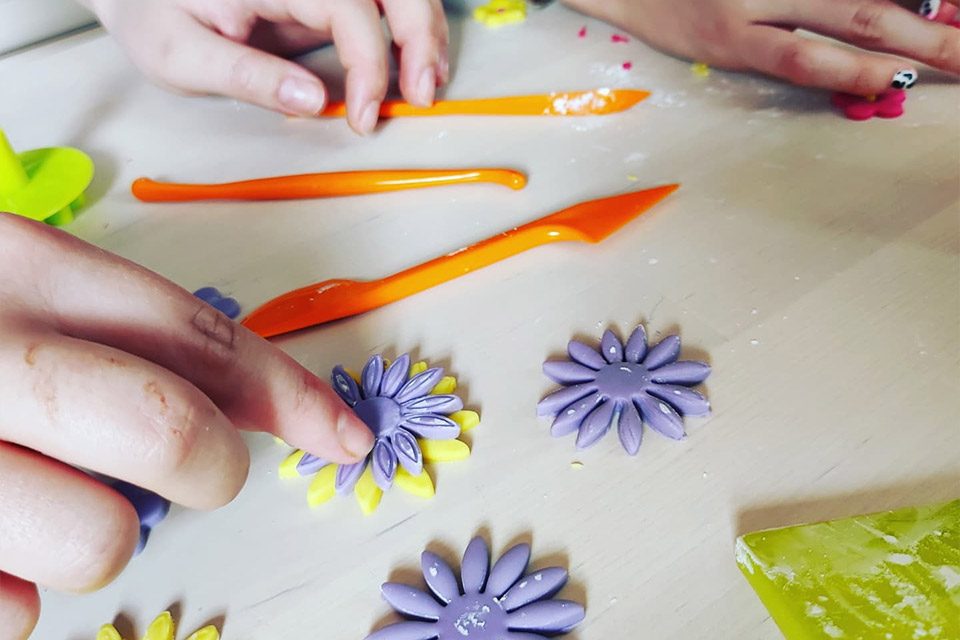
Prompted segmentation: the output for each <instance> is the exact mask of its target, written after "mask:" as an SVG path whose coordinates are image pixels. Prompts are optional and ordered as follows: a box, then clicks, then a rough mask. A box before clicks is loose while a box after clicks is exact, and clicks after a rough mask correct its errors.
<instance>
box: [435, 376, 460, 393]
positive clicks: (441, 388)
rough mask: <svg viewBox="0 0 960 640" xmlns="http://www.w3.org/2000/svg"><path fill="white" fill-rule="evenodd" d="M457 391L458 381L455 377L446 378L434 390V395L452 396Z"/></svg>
mask: <svg viewBox="0 0 960 640" xmlns="http://www.w3.org/2000/svg"><path fill="white" fill-rule="evenodd" d="M456 390H457V379H456V378H454V377H453V376H446V377H444V378H443V379H442V380H440V382H438V383H437V386H435V387H434V388H433V391H431V392H430V393H432V394H433V395H450V394H451V393H453V392H454V391H456Z"/></svg>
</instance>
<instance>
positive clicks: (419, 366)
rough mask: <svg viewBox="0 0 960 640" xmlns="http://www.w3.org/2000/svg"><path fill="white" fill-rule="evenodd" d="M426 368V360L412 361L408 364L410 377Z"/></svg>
mask: <svg viewBox="0 0 960 640" xmlns="http://www.w3.org/2000/svg"><path fill="white" fill-rule="evenodd" d="M426 370H427V363H426V362H414V363H413V364H412V365H411V366H410V377H411V378H412V377H413V376H415V375H417V374H419V373H423V372H424V371H426Z"/></svg>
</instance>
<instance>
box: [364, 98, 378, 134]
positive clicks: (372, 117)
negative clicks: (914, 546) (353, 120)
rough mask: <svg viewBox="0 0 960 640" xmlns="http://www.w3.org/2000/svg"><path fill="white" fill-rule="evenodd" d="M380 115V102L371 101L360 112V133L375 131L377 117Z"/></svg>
mask: <svg viewBox="0 0 960 640" xmlns="http://www.w3.org/2000/svg"><path fill="white" fill-rule="evenodd" d="M379 116H380V104H379V103H377V102H375V101H372V100H371V101H370V102H369V103H367V106H365V107H364V108H363V111H361V112H360V133H362V134H363V135H365V136H368V135H370V134H371V133H373V130H374V129H376V128H377V118H378V117H379Z"/></svg>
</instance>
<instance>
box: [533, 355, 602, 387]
mask: <svg viewBox="0 0 960 640" xmlns="http://www.w3.org/2000/svg"><path fill="white" fill-rule="evenodd" d="M543 373H544V374H545V375H546V376H547V377H548V378H550V379H551V380H553V381H554V382H557V383H559V384H577V383H578V382H590V381H592V380H594V379H596V377H597V372H596V371H594V370H593V369H590V368H588V367H585V366H583V365H582V364H577V363H576V362H570V361H569V360H548V361H546V362H544V363H543Z"/></svg>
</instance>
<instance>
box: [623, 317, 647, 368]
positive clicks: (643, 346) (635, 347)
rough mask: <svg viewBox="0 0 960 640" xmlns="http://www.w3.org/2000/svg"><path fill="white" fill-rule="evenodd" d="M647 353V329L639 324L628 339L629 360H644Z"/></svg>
mask: <svg viewBox="0 0 960 640" xmlns="http://www.w3.org/2000/svg"><path fill="white" fill-rule="evenodd" d="M646 355H647V330H646V329H644V328H643V325H642V324H641V325H639V326H638V327H637V328H636V329H634V330H633V333H631V334H630V339H629V340H627V362H643V358H644V357H645V356H646Z"/></svg>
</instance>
